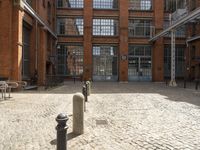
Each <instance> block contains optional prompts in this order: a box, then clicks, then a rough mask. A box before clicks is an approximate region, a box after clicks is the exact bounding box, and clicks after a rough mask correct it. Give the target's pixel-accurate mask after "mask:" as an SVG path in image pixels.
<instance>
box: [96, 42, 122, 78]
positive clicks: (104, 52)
mask: <svg viewBox="0 0 200 150" xmlns="http://www.w3.org/2000/svg"><path fill="white" fill-rule="evenodd" d="M117 55H118V48H117V47H116V46H109V45H101V46H93V78H94V80H95V79H97V78H98V79H99V80H117V75H118V57H117Z"/></svg>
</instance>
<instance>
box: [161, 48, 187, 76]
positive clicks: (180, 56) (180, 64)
mask: <svg viewBox="0 0 200 150" xmlns="http://www.w3.org/2000/svg"><path fill="white" fill-rule="evenodd" d="M184 51H185V47H184V46H180V45H176V54H175V57H176V59H175V61H176V65H175V68H176V77H183V76H184V66H185V62H184V56H185V55H184ZM170 74H171V45H165V48H164V75H165V77H170Z"/></svg>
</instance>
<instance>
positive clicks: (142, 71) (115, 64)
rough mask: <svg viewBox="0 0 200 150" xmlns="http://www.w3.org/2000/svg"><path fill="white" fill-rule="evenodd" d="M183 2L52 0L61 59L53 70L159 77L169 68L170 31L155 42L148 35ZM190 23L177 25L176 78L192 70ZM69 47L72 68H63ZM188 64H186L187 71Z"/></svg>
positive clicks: (116, 77) (97, 76) (113, 77)
mask: <svg viewBox="0 0 200 150" xmlns="http://www.w3.org/2000/svg"><path fill="white" fill-rule="evenodd" d="M187 2H188V1H184V0H107V1H105V0H85V1H84V0H70V1H66V0H57V34H58V45H57V52H58V53H59V60H62V62H65V63H64V64H63V63H62V62H61V61H60V62H58V66H57V73H58V74H60V75H64V76H73V75H74V74H75V75H83V77H84V79H93V80H95V81H107V80H108V81H163V79H164V78H165V77H170V71H171V70H170V68H171V61H170V59H171V53H170V49H171V38H170V34H168V35H165V36H164V37H161V38H159V39H158V40H156V41H154V42H149V39H150V38H152V37H153V36H154V35H155V34H157V33H159V32H160V31H163V30H164V29H165V28H167V27H168V26H169V25H170V20H169V15H170V14H171V13H173V12H174V11H176V10H179V9H184V8H185V7H186V6H187ZM197 3H199V1H196V6H198V5H197ZM72 26H73V27H72ZM189 26H190V23H188V24H186V25H183V26H181V27H179V28H178V29H177V30H176V77H177V78H183V77H184V76H185V75H188V76H189V75H190V76H191V77H192V76H195V73H194V72H193V71H192V70H191V68H192V66H191V65H190V64H189V62H190V61H191V60H190V58H188V56H187V55H186V54H187V53H190V48H189V47H187V45H186V39H187V38H188V36H190V35H189V33H188V29H189V28H190V27H189ZM72 28H76V30H77V31H76V32H75V31H74V30H71V29H72ZM197 43H199V42H198V41H197ZM70 51H74V52H75V53H77V54H76V56H75V57H77V58H75V59H76V63H75V64H74V65H75V66H74V68H75V69H74V70H76V71H71V70H70V69H68V68H69V66H70V65H69V64H70V61H67V59H66V56H67V57H68V56H69V57H70V55H72V52H70ZM197 51H199V50H197ZM196 53H197V52H196ZM198 53H199V52H198ZM71 57H72V56H71ZM76 64H78V65H77V66H76ZM81 64H82V65H81ZM187 67H189V69H190V70H189V71H187V72H186V70H187ZM197 70H198V69H196V72H197ZM193 78H194V77H193Z"/></svg>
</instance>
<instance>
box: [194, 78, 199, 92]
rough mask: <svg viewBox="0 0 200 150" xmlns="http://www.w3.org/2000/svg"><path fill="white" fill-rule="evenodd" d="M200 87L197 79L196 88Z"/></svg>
mask: <svg viewBox="0 0 200 150" xmlns="http://www.w3.org/2000/svg"><path fill="white" fill-rule="evenodd" d="M198 88H199V81H198V80H196V86H195V89H196V90H198Z"/></svg>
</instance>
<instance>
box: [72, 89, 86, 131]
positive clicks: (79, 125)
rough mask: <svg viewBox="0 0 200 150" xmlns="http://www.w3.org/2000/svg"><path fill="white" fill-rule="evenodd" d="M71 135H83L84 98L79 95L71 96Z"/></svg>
mask: <svg viewBox="0 0 200 150" xmlns="http://www.w3.org/2000/svg"><path fill="white" fill-rule="evenodd" d="M73 133H74V134H78V135H79V134H83V133H84V96H83V94H81V93H76V94H75V95H74V96H73Z"/></svg>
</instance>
